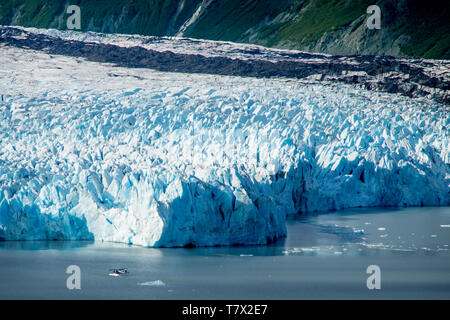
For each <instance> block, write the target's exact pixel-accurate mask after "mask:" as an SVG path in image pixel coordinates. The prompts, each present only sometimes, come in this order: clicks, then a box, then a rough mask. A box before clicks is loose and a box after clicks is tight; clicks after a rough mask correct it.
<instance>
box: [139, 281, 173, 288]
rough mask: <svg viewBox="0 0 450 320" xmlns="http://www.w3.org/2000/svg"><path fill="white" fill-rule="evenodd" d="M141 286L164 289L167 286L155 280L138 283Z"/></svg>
mask: <svg viewBox="0 0 450 320" xmlns="http://www.w3.org/2000/svg"><path fill="white" fill-rule="evenodd" d="M138 285H140V286H150V287H164V286H165V285H166V284H165V283H164V282H162V281H161V280H155V281H147V282H141V283H138Z"/></svg>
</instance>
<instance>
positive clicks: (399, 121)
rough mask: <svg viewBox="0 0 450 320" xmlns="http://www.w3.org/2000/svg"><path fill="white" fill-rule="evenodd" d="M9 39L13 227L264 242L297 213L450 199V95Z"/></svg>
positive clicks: (6, 74) (2, 180)
mask: <svg viewBox="0 0 450 320" xmlns="http://www.w3.org/2000/svg"><path fill="white" fill-rule="evenodd" d="M0 50H1V51H2V52H1V55H2V57H4V60H5V61H4V63H3V66H2V68H1V70H0V91H1V94H2V95H3V101H1V102H0V111H1V113H0V238H2V239H21V240H31V239H95V240H104V241H117V242H125V243H133V244H139V245H144V246H184V245H191V244H192V245H199V246H203V245H229V244H264V243H267V242H270V241H272V240H274V239H276V238H279V237H283V236H285V235H286V227H285V219H286V215H289V214H298V213H306V212H314V211H327V210H339V209H344V208H348V207H373V206H420V205H425V206H431V205H450V197H449V191H450V187H449V183H450V167H449V163H450V152H449V150H450V149H449V127H450V113H449V108H448V106H443V105H440V104H437V103H434V102H430V101H426V100H424V99H409V98H405V97H401V96H398V95H390V94H381V93H376V92H369V91H364V90H357V89H354V88H352V87H351V86H345V85H333V84H320V83H306V82H301V81H297V80H296V81H293V80H286V79H284V80H283V79H279V80H276V79H273V80H264V79H251V78H238V77H225V76H213V75H189V74H177V73H161V72H155V71H153V70H147V69H126V68H119V67H114V66H112V65H108V64H98V63H93V62H87V61H83V60H80V59H77V58H69V57H61V56H50V55H47V54H45V53H42V52H32V51H26V50H21V49H17V48H8V47H2V48H0Z"/></svg>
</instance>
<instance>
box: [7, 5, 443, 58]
mask: <svg viewBox="0 0 450 320" xmlns="http://www.w3.org/2000/svg"><path fill="white" fill-rule="evenodd" d="M70 4H77V5H78V6H80V8H81V29H82V30H83V31H97V32H108V33H130V34H142V35H155V36H175V35H176V36H185V37H191V38H201V39H210V40H225V41H234V42H244V43H255V44H261V45H265V46H270V47H280V48H290V49H300V50H305V51H313V52H324V53H330V54H377V55H386V54H387V55H395V56H409V57H424V58H443V59H449V58H450V23H449V22H448V21H449V16H450V15H449V9H448V6H446V5H441V4H440V3H439V2H438V1H427V2H426V3H424V2H423V1H418V0H409V1H405V0H403V1H395V0H380V1H377V2H376V4H377V5H379V6H380V8H381V12H382V26H381V30H369V29H367V27H366V22H365V20H366V18H367V14H366V8H367V7H368V6H369V5H371V4H374V1H373V0H372V1H371V0H332V1H329V0H316V1H313V0H279V1H270V0H181V1H173V0H152V1H143V0H135V1H120V0H113V1H111V0H108V1H107V0H100V1H90V0H77V1H70ZM68 5H69V2H58V1H50V0H6V1H2V3H1V4H0V24H3V25H21V26H27V27H40V28H56V29H66V19H67V17H68V16H69V15H68V14H66V13H65V9H66V8H67V6H68Z"/></svg>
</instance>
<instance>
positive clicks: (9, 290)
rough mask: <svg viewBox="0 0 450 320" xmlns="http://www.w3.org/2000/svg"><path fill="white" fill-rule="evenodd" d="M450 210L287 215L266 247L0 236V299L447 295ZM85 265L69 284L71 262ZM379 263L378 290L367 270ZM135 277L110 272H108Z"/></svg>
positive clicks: (449, 259) (449, 291)
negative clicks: (281, 233) (283, 234)
mask: <svg viewBox="0 0 450 320" xmlns="http://www.w3.org/2000/svg"><path fill="white" fill-rule="evenodd" d="M449 245H450V208H449V207H441V208H434V207H433V208H408V209H355V210H347V211H342V212H336V213H328V214H310V215H306V216H301V217H299V218H298V219H291V220H289V221H288V237H287V238H286V239H283V240H280V241H278V242H276V243H274V244H271V245H268V246H252V247H214V248H194V249H187V248H161V249H155V248H143V247H138V246H129V245H124V244H114V243H97V242H83V241H73V242H61V241H54V242H47V241H28V242H16V241H6V242H0V299H24V298H26V299H330V298H331V299H392V298H395V299H450V248H449ZM69 265H78V266H79V267H80V269H81V290H68V289H67V287H66V280H67V277H68V276H69V275H68V274H66V268H67V267H68V266H69ZM369 265H378V266H379V267H380V269H381V289H380V290H369V289H368V288H367V286H366V280H367V277H369V274H367V273H366V269H367V267H368V266H369ZM120 267H126V268H128V270H129V272H130V274H129V275H126V276H121V277H111V276H109V275H108V273H109V269H111V268H120Z"/></svg>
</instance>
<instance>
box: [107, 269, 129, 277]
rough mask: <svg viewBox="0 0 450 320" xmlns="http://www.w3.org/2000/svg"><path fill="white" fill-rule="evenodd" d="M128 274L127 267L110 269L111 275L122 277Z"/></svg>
mask: <svg viewBox="0 0 450 320" xmlns="http://www.w3.org/2000/svg"><path fill="white" fill-rule="evenodd" d="M127 274H128V269H127V268H119V269H109V275H110V276H111V277H120V276H124V275H127Z"/></svg>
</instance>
